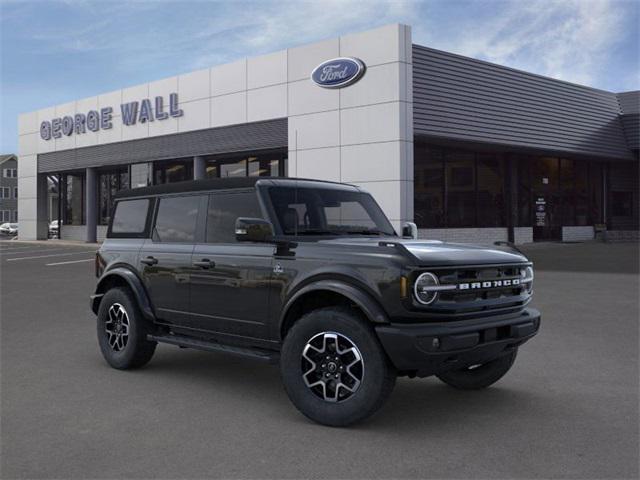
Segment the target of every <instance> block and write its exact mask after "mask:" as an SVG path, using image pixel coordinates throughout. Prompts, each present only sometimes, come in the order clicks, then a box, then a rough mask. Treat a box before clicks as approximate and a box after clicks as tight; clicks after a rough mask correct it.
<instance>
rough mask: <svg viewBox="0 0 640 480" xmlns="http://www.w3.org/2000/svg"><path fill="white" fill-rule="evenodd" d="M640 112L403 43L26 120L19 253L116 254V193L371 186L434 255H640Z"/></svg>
mask: <svg viewBox="0 0 640 480" xmlns="http://www.w3.org/2000/svg"><path fill="white" fill-rule="evenodd" d="M639 107H640V92H638V91H635V92H625V93H613V92H608V91H603V90H598V89H595V88H591V87H588V86H582V85H576V84H572V83H568V82H564V81H559V80H555V79H552V78H547V77H543V76H540V75H536V74H532V73H527V72H523V71H520V70H515V69H512V68H508V67H504V66H500V65H495V64H491V63H487V62H484V61H480V60H476V59H472V58H467V57H463V56H460V55H455V54H452V53H448V52H443V51H439V50H434V49H431V48H428V47H423V46H420V45H415V44H413V42H412V37H411V28H410V27H409V26H406V25H398V24H393V25H388V26H384V27H381V28H377V29H374V30H370V31H366V32H360V33H353V34H348V35H344V36H341V37H339V38H333V39H329V40H324V41H321V42H318V43H313V44H310V45H303V46H292V47H291V48H289V49H286V50H282V51H278V52H275V53H271V54H268V55H262V56H258V57H253V58H247V59H241V60H238V61H235V62H233V63H229V64H225V65H219V66H214V67H211V68H208V69H204V70H199V71H195V72H192V73H187V74H184V75H179V76H174V77H170V78H165V79H162V80H158V81H154V82H150V83H145V84H143V85H136V86H133V87H126V88H122V89H121V90H116V91H114V92H109V93H104V94H99V95H96V96H93V97H90V98H84V99H80V100H76V101H72V102H69V103H66V104H63V105H56V106H53V107H49V108H44V109H42V110H39V111H36V112H31V113H26V114H23V115H20V117H19V121H18V124H19V165H20V168H19V170H18V176H19V178H18V192H19V199H18V205H19V212H20V217H19V236H20V238H21V239H36V238H38V239H39V238H47V233H48V222H49V221H50V220H55V219H61V220H62V222H61V223H62V224H61V227H60V236H61V238H64V239H76V240H86V241H95V240H96V239H97V240H100V239H101V238H103V237H104V234H105V231H106V225H107V223H108V221H109V215H110V212H111V206H112V201H113V200H112V199H113V196H114V195H115V193H116V192H117V191H118V190H121V189H126V188H136V187H141V186H146V185H151V184H160V183H168V182H177V181H184V180H189V179H193V178H196V179H198V178H209V177H238V176H274V175H276V176H290V177H301V178H316V179H322V180H331V181H339V182H347V183H352V184H356V185H359V186H362V187H363V188H364V189H366V190H367V191H369V192H370V193H371V194H372V195H373V196H374V197H375V198H376V200H377V201H378V203H380V205H381V206H382V208H383V210H384V211H385V212H386V214H387V216H388V217H389V218H390V219H391V221H392V222H393V224H394V225H395V226H396V227H399V226H400V225H402V224H403V223H404V222H407V221H414V222H415V223H417V225H418V228H419V233H420V236H421V237H422V238H432V239H441V240H449V241H461V242H474V243H489V242H492V241H497V240H511V241H515V242H516V243H527V242H532V241H539V240H544V241H549V240H558V241H560V240H562V241H582V240H588V239H593V238H594V237H595V236H603V237H604V238H606V239H609V240H617V239H622V240H624V239H637V238H638V223H639V222H638V218H639V214H638V206H639V205H640V201H639V198H638V193H639V188H638V176H639V172H638V163H639V161H638V150H639V148H640V139H639V137H640V133H639V132H640V121H639V117H640V108H639ZM52 196H55V199H56V201H55V202H53V201H52ZM52 205H53V206H54V207H52Z"/></svg>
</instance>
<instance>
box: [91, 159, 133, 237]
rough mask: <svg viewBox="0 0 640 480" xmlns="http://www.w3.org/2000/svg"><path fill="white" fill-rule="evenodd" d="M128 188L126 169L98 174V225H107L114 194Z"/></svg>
mask: <svg viewBox="0 0 640 480" xmlns="http://www.w3.org/2000/svg"><path fill="white" fill-rule="evenodd" d="M128 188H129V171H128V169H127V167H121V168H118V169H116V170H111V171H108V172H100V173H99V174H98V225H108V224H109V220H110V218H111V211H112V209H113V198H114V196H115V194H116V193H118V192H119V191H120V190H126V189H128Z"/></svg>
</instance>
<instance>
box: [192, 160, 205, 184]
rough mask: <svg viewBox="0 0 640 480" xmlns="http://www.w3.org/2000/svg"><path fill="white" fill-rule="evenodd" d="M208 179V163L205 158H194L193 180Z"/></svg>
mask: <svg viewBox="0 0 640 480" xmlns="http://www.w3.org/2000/svg"><path fill="white" fill-rule="evenodd" d="M204 178H207V162H206V161H205V159H204V157H193V179H194V180H202V179H204Z"/></svg>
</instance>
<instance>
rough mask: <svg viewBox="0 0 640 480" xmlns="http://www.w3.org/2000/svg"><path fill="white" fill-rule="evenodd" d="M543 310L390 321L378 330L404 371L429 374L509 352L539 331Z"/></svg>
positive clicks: (388, 352) (406, 372)
mask: <svg viewBox="0 0 640 480" xmlns="http://www.w3.org/2000/svg"><path fill="white" fill-rule="evenodd" d="M539 328H540V312H538V311H537V310H534V309H533V308H527V309H525V310H523V311H522V312H519V313H517V314H515V315H514V314H508V315H500V316H495V317H490V318H481V319H475V320H464V321H458V322H446V323H444V322H443V323H421V324H399V323H395V324H389V325H380V326H378V327H376V333H377V334H378V338H379V339H380V342H381V343H382V346H383V347H384V349H385V351H386V352H387V355H389V358H390V359H391V362H392V363H393V364H394V366H395V367H396V368H397V369H398V371H399V372H400V373H401V374H403V373H404V374H410V375H413V374H415V375H417V376H419V377H427V376H429V375H433V374H436V373H439V372H444V371H447V370H453V369H458V368H464V367H468V366H471V365H476V364H479V363H484V362H487V361H489V360H492V359H494V358H497V357H500V356H501V355H504V354H507V353H509V352H511V351H513V349H515V348H517V347H518V346H520V345H522V344H523V343H524V342H526V341H527V340H529V339H530V338H531V337H533V336H534V335H535V334H536V333H538V329H539Z"/></svg>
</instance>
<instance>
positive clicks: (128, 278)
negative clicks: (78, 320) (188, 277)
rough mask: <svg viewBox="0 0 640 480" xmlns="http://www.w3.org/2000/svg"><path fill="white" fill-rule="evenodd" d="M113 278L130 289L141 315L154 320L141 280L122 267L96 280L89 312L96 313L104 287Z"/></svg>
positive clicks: (104, 291) (104, 290)
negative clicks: (123, 282) (122, 281)
mask: <svg viewBox="0 0 640 480" xmlns="http://www.w3.org/2000/svg"><path fill="white" fill-rule="evenodd" d="M114 277H118V278H120V279H122V280H124V281H125V282H126V284H127V285H128V286H129V288H130V289H131V292H132V293H133V296H134V297H135V298H136V301H137V302H138V307H140V311H141V312H142V315H143V316H144V317H145V318H146V319H148V320H151V321H153V320H155V314H154V313H153V307H152V306H151V301H150V300H149V295H148V294H147V291H146V290H145V288H144V285H143V284H142V280H140V277H138V275H136V274H135V273H134V272H133V271H131V270H129V269H128V268H124V267H116V268H113V269H111V270H109V271H107V272H105V274H104V275H102V277H100V280H98V285H97V286H96V291H95V294H94V295H92V296H91V310H93V312H94V313H96V314H97V313H98V307H99V305H100V300H101V299H102V297H103V296H104V294H105V293H106V288H105V286H106V285H108V284H109V283H110V282H111V281H112V280H113V279H114Z"/></svg>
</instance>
